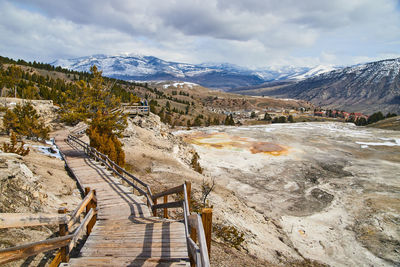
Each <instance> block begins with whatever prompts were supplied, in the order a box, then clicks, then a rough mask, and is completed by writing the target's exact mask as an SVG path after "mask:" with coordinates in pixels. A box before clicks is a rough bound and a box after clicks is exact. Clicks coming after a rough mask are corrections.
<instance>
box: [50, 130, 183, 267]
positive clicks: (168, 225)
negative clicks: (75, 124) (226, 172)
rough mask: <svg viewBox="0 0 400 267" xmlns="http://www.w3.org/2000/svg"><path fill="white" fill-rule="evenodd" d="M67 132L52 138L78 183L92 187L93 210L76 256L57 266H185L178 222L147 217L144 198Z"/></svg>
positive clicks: (181, 226)
mask: <svg viewBox="0 0 400 267" xmlns="http://www.w3.org/2000/svg"><path fill="white" fill-rule="evenodd" d="M67 136H68V132H66V131H65V132H61V133H59V134H58V135H57V136H56V137H55V142H56V144H57V146H58V147H59V149H60V151H61V152H62V153H63V154H64V157H65V160H66V163H67V165H68V167H69V169H70V170H71V172H72V173H73V175H74V176H75V177H76V179H77V180H78V182H79V183H80V184H81V186H82V187H90V189H95V190H96V194H97V195H96V197H97V203H98V204H97V207H98V213H97V222H96V224H95V226H94V228H93V229H92V232H91V233H90V235H89V237H88V239H87V240H86V242H85V244H84V246H83V248H82V249H81V251H80V253H79V255H78V257H77V258H72V259H70V261H69V263H64V264H63V265H62V266H190V264H189V256H188V246H187V239H186V235H185V225H184V223H182V222H178V221H174V220H168V219H162V218H158V217H152V213H151V211H150V210H149V208H148V206H147V205H146V204H145V203H144V200H145V198H143V197H139V196H136V195H134V194H133V193H132V187H127V186H125V185H123V184H122V183H121V181H120V179H118V178H117V177H115V176H113V175H112V173H111V172H110V171H108V170H107V169H106V168H105V167H104V166H102V165H101V164H100V162H96V161H95V160H93V159H91V158H89V157H88V156H87V155H86V154H85V153H84V151H83V150H82V148H80V147H79V146H74V145H73V144H70V143H67V142H66V139H67Z"/></svg>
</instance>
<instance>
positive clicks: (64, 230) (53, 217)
mask: <svg viewBox="0 0 400 267" xmlns="http://www.w3.org/2000/svg"><path fill="white" fill-rule="evenodd" d="M86 192H87V194H86V196H85V198H84V199H83V200H82V202H81V203H80V204H79V206H78V207H77V208H76V209H75V210H74V211H73V212H72V213H71V214H70V216H67V214H65V213H66V208H61V209H60V210H59V214H44V213H40V214H27V213H1V214H0V229H3V228H15V227H28V226H29V227H30V226H39V225H42V226H43V225H54V224H58V225H59V235H60V236H59V237H55V238H51V239H46V240H42V241H39V242H33V243H29V244H24V245H20V246H15V247H11V248H5V249H1V250H0V265H1V264H5V263H7V262H11V261H15V260H20V259H24V258H27V257H29V256H33V255H37V254H39V253H42V252H46V251H50V250H54V249H59V251H58V253H57V254H56V256H55V258H54V259H53V261H52V262H51V263H50V265H49V266H58V265H59V264H60V263H61V262H67V261H68V258H69V252H70V251H71V250H72V249H73V248H74V247H75V246H76V245H77V243H78V240H79V239H80V238H81V236H82V234H83V233H84V230H85V228H86V232H87V234H88V235H89V234H90V231H91V229H92V227H93V226H94V224H95V223H96V214H97V211H96V203H97V200H96V191H95V190H90V189H89V188H87V189H86ZM83 211H86V215H85V217H84V219H83V220H82V221H81V222H80V223H79V225H77V227H76V228H75V229H74V230H73V231H71V230H70V229H72V228H73V227H74V226H76V224H77V223H78V222H79V221H80V220H81V214H82V213H83Z"/></svg>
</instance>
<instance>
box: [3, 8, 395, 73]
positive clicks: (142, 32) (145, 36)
mask: <svg viewBox="0 0 400 267" xmlns="http://www.w3.org/2000/svg"><path fill="white" fill-rule="evenodd" d="M396 5H397V3H396V0H380V1H375V0H352V1H348V0H331V1H320V0H304V1H296V0H280V1H275V0H262V1H260V0H247V1H242V0H191V1H189V0H174V1H158V0H135V1H129V0H98V1H90V0H85V1H77V0H69V1H66V0H63V1H52V0H36V1H30V0H14V1H7V0H0V49H1V51H2V53H4V55H6V56H12V57H17V58H18V57H23V58H27V59H28V60H33V59H36V60H45V61H51V60H53V59H56V58H66V57H77V56H83V55H90V54H96V53H104V54H117V53H121V52H135V53H142V54H149V55H154V56H158V57H161V58H163V59H166V60H175V61H186V62H196V63H199V62H206V61H208V62H209V61H222V62H231V63H235V64H239V65H248V66H266V65H281V64H293V65H309V64H320V63H330V64H342V65H343V64H349V63H353V61H354V59H356V58H358V57H359V58H361V57H370V58H374V57H379V56H380V55H382V54H390V53H392V52H393V51H398V48H399V42H398V41H399V39H400V15H399V13H400V12H399V8H398V7H397V6H396ZM327 51H329V52H327Z"/></svg>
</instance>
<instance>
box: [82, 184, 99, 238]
mask: <svg viewBox="0 0 400 267" xmlns="http://www.w3.org/2000/svg"><path fill="white" fill-rule="evenodd" d="M89 193H90V187H85V196H87V195H88V194H89ZM93 193H94V197H96V190H93ZM96 207H97V203H96V201H95V200H94V199H92V200H91V201H90V202H89V203H88V204H87V205H86V214H88V212H89V211H90V209H93V210H94V211H95V210H96ZM96 219H97V215H94V216H93V218H92V219H91V220H90V222H89V223H88V225H87V226H86V231H87V234H88V235H89V234H90V233H91V232H92V228H93V226H94V225H95V224H96Z"/></svg>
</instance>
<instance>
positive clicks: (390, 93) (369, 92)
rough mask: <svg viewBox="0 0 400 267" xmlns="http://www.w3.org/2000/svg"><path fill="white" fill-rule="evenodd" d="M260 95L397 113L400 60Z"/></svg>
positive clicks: (330, 74)
mask: <svg viewBox="0 0 400 267" xmlns="http://www.w3.org/2000/svg"><path fill="white" fill-rule="evenodd" d="M242 93H243V92H242ZM252 94H254V90H253V91H252ZM262 94H264V95H269V96H275V97H285V98H294V99H302V100H307V101H311V102H313V103H314V104H317V105H321V106H325V107H327V108H337V109H344V110H349V111H355V112H369V113H372V112H376V111H384V112H396V113H400V58H395V59H385V60H380V61H375V62H369V63H365V64H359V65H355V66H352V67H346V68H343V69H339V70H333V71H331V72H326V73H323V74H320V75H317V76H313V77H310V78H308V79H305V80H302V81H299V82H296V83H294V84H289V85H287V86H282V87H279V88H276V89H273V90H267V91H263V92H262Z"/></svg>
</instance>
